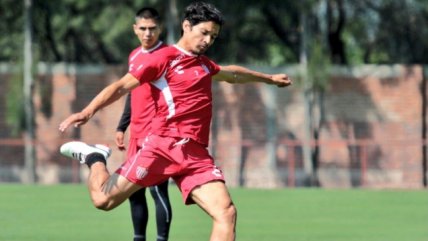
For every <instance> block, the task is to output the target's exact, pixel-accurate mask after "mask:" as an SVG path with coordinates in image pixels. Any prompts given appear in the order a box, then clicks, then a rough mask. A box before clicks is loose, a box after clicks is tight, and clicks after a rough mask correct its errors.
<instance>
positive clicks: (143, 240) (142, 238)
mask: <svg viewBox="0 0 428 241" xmlns="http://www.w3.org/2000/svg"><path fill="white" fill-rule="evenodd" d="M134 241H146V237H145V236H142V235H138V236H134Z"/></svg>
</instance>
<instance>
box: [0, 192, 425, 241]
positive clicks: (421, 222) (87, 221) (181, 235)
mask: <svg viewBox="0 0 428 241" xmlns="http://www.w3.org/2000/svg"><path fill="white" fill-rule="evenodd" d="M231 194H232V196H233V198H234V201H235V203H236V206H237V208H238V225H237V240H239V241H262V240H266V241H283V240H284V241H285V240H292V241H312V240H313V241H344V240H355V241H427V240H428V193H427V191H426V190H419V191H406V190H400V191H397V190H395V191H390V190H389V191H387V190H322V189H281V190H258V189H232V190H231ZM170 196H171V199H172V204H173V211H174V213H173V215H174V216H173V222H172V227H171V234H170V237H171V238H170V240H171V241H193V240H195V241H201V240H208V236H209V233H210V228H211V222H210V220H209V218H208V217H207V216H206V214H205V213H203V212H202V211H200V210H199V208H198V207H196V206H190V207H186V206H184V205H183V204H182V202H181V197H180V195H179V193H178V191H177V189H176V187H175V186H171V188H170ZM147 197H148V200H149V204H150V205H151V207H150V210H151V211H152V212H151V214H150V217H151V219H150V221H149V223H150V224H149V227H148V236H149V237H148V240H150V241H153V240H155V226H154V216H153V214H154V213H153V203H152V201H151V200H152V199H151V197H150V195H149V193H148V192H147ZM0 240H1V241H12V240H14V241H15V240H19V241H24V240H25V241H26V240H28V241H30V240H31V241H36V240H37V241H65V240H69V241H122V240H123V241H131V240H132V228H131V221H130V217H129V205H128V203H126V204H124V205H122V206H120V207H119V208H118V209H116V210H113V211H111V212H102V211H98V210H96V209H95V208H93V207H92V204H91V203H90V201H89V196H88V193H87V190H86V187H85V186H83V185H58V186H26V185H9V184H3V185H0Z"/></svg>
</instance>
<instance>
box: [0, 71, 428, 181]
mask: <svg viewBox="0 0 428 241" xmlns="http://www.w3.org/2000/svg"><path fill="white" fill-rule="evenodd" d="M295 69H296V68H294V67H293V66H291V67H289V68H284V69H272V70H269V69H262V71H264V72H286V73H289V74H290V75H291V76H292V77H293V76H294V78H295V84H294V85H293V86H292V87H290V88H286V89H278V88H276V87H273V86H266V85H263V84H247V85H230V84H227V83H214V85H213V87H214V88H213V96H214V118H213V125H212V136H211V145H210V151H211V153H212V154H213V156H214V157H215V159H216V162H217V164H218V165H219V166H221V168H222V169H223V171H224V173H225V175H226V178H227V182H228V183H229V184H230V185H231V186H238V185H242V186H246V187H283V186H303V185H306V182H307V176H306V174H305V170H304V165H303V163H304V150H305V148H304V147H305V145H303V143H305V142H304V141H305V140H307V138H305V136H307V135H305V125H306V124H307V118H306V119H305V105H304V98H303V91H302V89H301V87H300V86H302V85H301V83H299V82H300V81H299V80H298V77H297V75H294V70H295ZM0 70H2V68H0ZM125 71H126V69H125V68H124V66H109V67H107V66H76V65H66V64H55V65H40V66H39V68H38V72H39V74H38V75H37V76H36V79H35V81H36V89H35V98H34V103H35V107H36V112H37V116H36V123H37V140H36V150H37V172H38V178H39V182H40V183H55V182H77V181H81V180H82V179H84V178H85V177H86V169H85V168H80V166H79V165H78V164H77V163H75V162H70V160H68V159H67V158H64V157H62V156H60V155H59V154H58V148H59V146H60V145H61V144H62V143H64V142H65V141H67V140H70V139H82V140H84V141H87V142H101V143H106V144H109V145H110V146H112V147H114V142H113V138H114V130H115V127H116V125H117V121H118V119H119V117H120V114H121V111H122V107H123V102H124V101H123V99H122V100H120V101H119V102H117V103H114V104H113V105H112V106H110V107H108V108H107V109H105V110H102V111H100V112H99V113H97V115H96V116H95V117H94V118H93V119H92V120H91V121H90V122H89V123H88V124H87V125H85V126H83V127H82V128H80V129H74V130H70V131H68V132H67V133H65V134H61V133H59V132H58V131H57V127H58V124H59V123H60V121H61V120H63V119H64V118H65V117H66V116H68V115H69V114H70V113H72V112H75V111H77V110H80V109H81V108H82V107H83V106H85V105H86V104H87V103H88V102H89V101H90V100H91V98H92V97H93V96H95V95H96V94H97V93H98V92H99V91H100V90H101V89H102V88H103V87H104V86H106V85H108V84H109V83H111V82H113V81H115V80H116V79H118V78H119V77H120V76H121V75H123V74H124V73H125ZM332 73H333V74H332V76H331V79H330V82H329V85H328V87H327V89H326V90H325V92H324V93H323V95H322V96H320V95H314V97H317V98H316V100H317V101H318V102H317V103H321V105H314V112H313V113H314V119H321V120H322V122H321V123H322V125H321V128H320V131H319V140H318V141H309V142H308V143H309V144H308V145H310V146H311V147H312V148H314V147H315V146H318V147H319V164H318V172H317V175H318V178H319V183H320V185H321V186H323V187H331V188H335V187H340V188H342V187H371V188H420V187H422V146H421V136H422V134H421V128H422V122H421V121H422V98H421V90H420V86H421V83H422V67H421V66H399V65H394V66H361V67H358V68H339V67H337V68H334V69H333V70H332ZM12 76H13V74H11V73H10V70H9V69H8V68H6V69H5V68H3V70H2V71H0V80H1V81H0V94H1V95H0V108H1V109H2V110H4V109H5V108H6V106H5V102H6V100H5V96H6V95H5V92H6V91H7V89H8V80H10V79H11V77H12ZM426 91H427V90H425V92H426ZM318 97H319V98H318ZM320 106H322V108H319V107H320ZM4 113H5V111H1V113H0V115H1V116H0V117H1V119H0V128H1V131H0V138H2V139H0V167H1V168H0V181H20V180H23V176H22V175H24V174H23V171H22V166H23V163H24V161H23V154H22V153H23V146H22V142H20V141H19V138H17V139H16V138H15V139H13V138H12V137H11V136H10V134H11V133H10V132H9V131H7V130H8V126H7V125H6V123H5V121H4V120H5V116H4ZM314 123H315V122H314ZM10 138H12V139H10ZM113 149H114V150H115V151H114V154H113V156H112V158H111V160H112V161H111V162H110V163H109V168H110V169H111V170H113V169H115V168H116V167H117V166H118V165H119V164H120V163H121V162H122V161H123V159H124V153H121V152H119V151H117V150H116V149H115V148H113Z"/></svg>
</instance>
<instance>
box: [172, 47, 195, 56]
mask: <svg viewBox="0 0 428 241" xmlns="http://www.w3.org/2000/svg"><path fill="white" fill-rule="evenodd" d="M173 46H174V47H175V48H176V49H178V50H179V51H180V52H183V53H184V54H185V55H189V56H193V57H196V56H197V55H196V54H192V53H190V52H189V51H186V50H185V49H183V48H180V47H178V45H176V44H174V45H173Z"/></svg>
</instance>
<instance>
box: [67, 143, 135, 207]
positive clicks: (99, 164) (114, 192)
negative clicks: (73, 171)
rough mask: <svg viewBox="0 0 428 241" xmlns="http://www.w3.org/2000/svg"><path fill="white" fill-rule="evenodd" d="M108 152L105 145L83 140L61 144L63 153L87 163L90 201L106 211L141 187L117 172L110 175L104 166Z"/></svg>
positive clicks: (108, 149)
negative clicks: (92, 143) (89, 143)
mask: <svg viewBox="0 0 428 241" xmlns="http://www.w3.org/2000/svg"><path fill="white" fill-rule="evenodd" d="M110 152H111V151H110V148H108V147H106V146H102V145H98V146H97V145H96V146H91V145H87V144H85V143H83V142H68V143H66V144H64V145H62V146H61V153H62V154H63V155H65V156H68V157H71V158H74V159H77V160H79V161H80V163H82V164H87V165H88V167H89V170H90V171H89V178H88V189H89V193H90V196H91V199H92V203H93V204H94V206H95V207H96V208H98V209H102V210H106V211H108V210H111V209H113V208H115V207H117V206H118V205H120V204H121V203H123V202H124V201H125V200H126V199H128V197H129V196H131V194H132V193H134V192H135V191H137V190H139V189H141V188H142V187H141V186H139V185H137V184H135V183H132V182H130V181H128V180H127V179H126V178H125V177H123V176H120V175H119V174H117V173H114V174H112V175H110V173H109V172H108V170H107V167H106V159H107V157H108V156H110Z"/></svg>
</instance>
